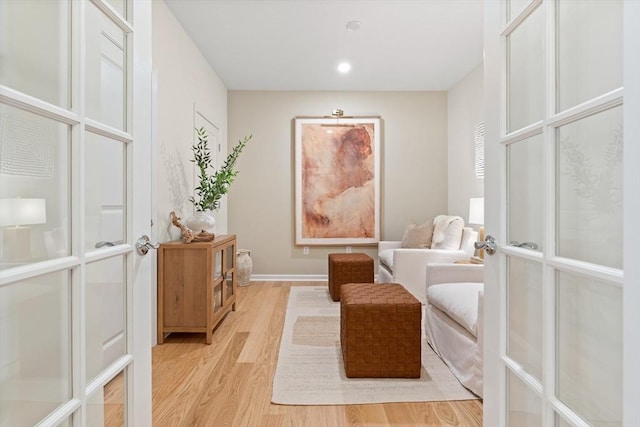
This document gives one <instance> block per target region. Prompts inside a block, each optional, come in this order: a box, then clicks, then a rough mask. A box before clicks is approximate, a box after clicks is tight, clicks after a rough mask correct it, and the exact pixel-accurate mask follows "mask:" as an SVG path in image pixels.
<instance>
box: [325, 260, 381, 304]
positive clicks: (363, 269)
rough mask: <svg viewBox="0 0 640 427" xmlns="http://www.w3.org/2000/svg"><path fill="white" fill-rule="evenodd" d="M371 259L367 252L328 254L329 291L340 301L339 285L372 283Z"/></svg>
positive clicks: (334, 298) (335, 299)
mask: <svg viewBox="0 0 640 427" xmlns="http://www.w3.org/2000/svg"><path fill="white" fill-rule="evenodd" d="M372 282H373V259H371V257H370V256H369V255H367V254H362V253H354V254H342V253H341V254H329V293H330V294H331V299H333V300H334V301H340V286H341V285H343V284H345V283H372Z"/></svg>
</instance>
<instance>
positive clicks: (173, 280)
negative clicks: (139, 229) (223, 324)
mask: <svg viewBox="0 0 640 427" xmlns="http://www.w3.org/2000/svg"><path fill="white" fill-rule="evenodd" d="M235 309H236V236H235V235H233V234H232V235H221V236H216V238H215V239H214V240H213V241H211V242H197V243H184V242H183V241H181V240H179V241H174V242H168V243H163V244H161V245H160V248H159V249H158V344H162V343H164V338H165V334H167V333H171V332H204V333H205V334H206V340H205V341H206V343H207V344H211V335H212V333H213V328H215V327H216V326H217V325H218V323H220V321H222V319H223V318H224V317H225V315H226V314H227V313H229V312H230V311H231V310H233V311H235Z"/></svg>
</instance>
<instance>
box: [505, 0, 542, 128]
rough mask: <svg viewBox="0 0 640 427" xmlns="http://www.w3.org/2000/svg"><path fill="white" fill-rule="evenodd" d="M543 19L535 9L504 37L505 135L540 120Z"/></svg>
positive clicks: (540, 11) (539, 10)
mask: <svg viewBox="0 0 640 427" xmlns="http://www.w3.org/2000/svg"><path fill="white" fill-rule="evenodd" d="M543 19H544V15H543V13H542V8H541V7H538V8H537V9H536V10H535V11H534V12H533V13H532V15H531V16H529V17H528V18H527V19H526V20H525V21H524V22H523V23H522V24H520V26H519V27H518V28H516V29H515V30H514V31H513V33H511V34H510V35H509V36H508V37H507V58H508V59H507V82H508V83H507V97H508V99H507V133H509V132H513V131H515V130H518V129H521V128H523V127H525V126H527V125H530V124H532V123H535V122H537V121H539V120H542V115H543V112H544V61H543V53H544V39H543V35H544V20H543Z"/></svg>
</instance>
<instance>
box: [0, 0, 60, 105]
mask: <svg viewBox="0 0 640 427" xmlns="http://www.w3.org/2000/svg"><path fill="white" fill-rule="evenodd" d="M70 9H71V8H70V7H69V2H68V1H65V0H48V1H0V58H2V66H0V84H2V85H5V86H8V87H10V88H13V89H16V90H19V91H20V92H24V93H26V94H28V95H31V96H34V97H36V98H40V99H42V100H44V101H47V102H50V103H52V104H54V105H58V106H60V107H63V108H67V107H69V86H70V85H69V78H70V72H69V70H70V65H69V63H70V61H69V57H70V28H71V25H70Z"/></svg>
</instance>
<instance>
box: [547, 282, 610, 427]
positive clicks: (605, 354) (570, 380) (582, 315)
mask: <svg viewBox="0 0 640 427" xmlns="http://www.w3.org/2000/svg"><path fill="white" fill-rule="evenodd" d="M556 280H557V284H556V313H557V314H556V316H557V326H556V327H557V331H556V334H557V335H556V370H557V372H556V378H557V384H556V387H557V390H556V392H557V396H558V398H559V399H560V400H561V401H562V402H563V403H565V404H566V405H567V406H568V407H570V408H571V409H573V410H574V411H576V413H577V414H578V415H579V416H581V417H582V418H583V419H585V420H587V421H588V422H589V423H591V425H593V426H594V427H611V426H621V425H622V288H620V287H619V286H617V285H613V284H610V283H607V282H603V281H600V280H595V279H590V278H587V277H582V276H577V275H574V274H570V273H564V272H558V273H557V274H556Z"/></svg>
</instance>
